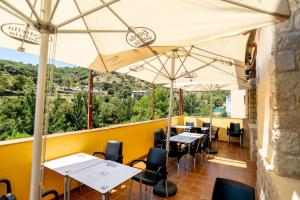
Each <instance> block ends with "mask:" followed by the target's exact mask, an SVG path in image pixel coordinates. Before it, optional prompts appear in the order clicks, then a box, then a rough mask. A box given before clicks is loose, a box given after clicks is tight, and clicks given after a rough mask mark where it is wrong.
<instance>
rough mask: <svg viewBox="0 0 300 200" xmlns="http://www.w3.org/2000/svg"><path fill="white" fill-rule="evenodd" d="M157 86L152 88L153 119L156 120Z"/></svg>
mask: <svg viewBox="0 0 300 200" xmlns="http://www.w3.org/2000/svg"><path fill="white" fill-rule="evenodd" d="M155 89H156V87H155V85H154V84H153V86H152V119H155Z"/></svg>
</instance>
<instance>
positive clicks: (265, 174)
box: [256, 152, 279, 200]
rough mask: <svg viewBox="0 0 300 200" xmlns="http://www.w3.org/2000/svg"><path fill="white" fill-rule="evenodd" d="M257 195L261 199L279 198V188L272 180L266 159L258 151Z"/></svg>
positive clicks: (271, 199)
mask: <svg viewBox="0 0 300 200" xmlns="http://www.w3.org/2000/svg"><path fill="white" fill-rule="evenodd" d="M256 191H257V196H258V197H259V199H260V200H279V195H278V190H277V189H276V188H275V185H274V184H273V182H272V179H271V176H270V172H269V171H268V165H267V163H266V162H265V159H264V158H263V157H262V156H261V154H260V153H259V152H257V180H256Z"/></svg>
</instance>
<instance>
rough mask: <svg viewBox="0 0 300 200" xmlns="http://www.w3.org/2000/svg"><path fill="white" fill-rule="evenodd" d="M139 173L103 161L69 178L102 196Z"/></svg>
mask: <svg viewBox="0 0 300 200" xmlns="http://www.w3.org/2000/svg"><path fill="white" fill-rule="evenodd" d="M140 172H141V170H140V169H137V168H134V167H129V166H127V165H123V164H120V163H117V162H113V161H109V160H105V161H104V162H101V163H98V164H96V165H93V166H91V167H89V168H86V169H82V170H80V171H78V172H76V173H73V174H70V177H71V178H73V179H76V180H77V181H79V182H81V183H83V184H85V185H87V186H89V187H91V188H93V189H94V190H96V191H98V192H100V193H102V194H104V193H107V192H108V191H110V190H112V189H113V188H115V187H116V186H118V185H120V184H121V183H123V182H125V181H126V180H128V179H130V178H132V177H133V176H135V175H137V174H139V173H140Z"/></svg>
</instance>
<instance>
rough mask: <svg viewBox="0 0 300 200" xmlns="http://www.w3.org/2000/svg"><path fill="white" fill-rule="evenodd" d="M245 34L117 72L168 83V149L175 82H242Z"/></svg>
mask: <svg viewBox="0 0 300 200" xmlns="http://www.w3.org/2000/svg"><path fill="white" fill-rule="evenodd" d="M247 41H248V34H242V35H235V36H232V37H226V38H222V39H218V40H214V41H208V42H204V43H202V44H197V45H192V46H188V47H181V48H177V49H175V50H172V51H170V52H166V53H164V54H162V55H158V56H156V57H152V58H148V59H145V60H143V61H140V62H137V63H134V64H132V65H129V66H126V67H124V68H122V69H120V70H118V72H121V73H125V74H128V75H131V76H134V77H136V78H139V79H142V80H145V81H148V82H151V83H153V84H167V83H170V85H169V86H170V97H169V116H168V131H167V143H166V149H167V151H168V150H169V141H170V131H171V130H170V127H171V116H172V110H173V108H172V105H173V89H174V82H175V81H176V83H180V82H183V83H184V82H192V81H200V80H201V81H203V82H216V81H220V80H221V81H223V83H224V82H225V83H233V84H235V85H238V83H239V82H241V83H243V84H245V83H246V80H244V79H243V78H242V77H241V74H243V72H244V62H243V61H244V60H245V51H246V44H247Z"/></svg>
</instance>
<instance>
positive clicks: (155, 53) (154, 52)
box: [100, 0, 171, 77]
mask: <svg viewBox="0 0 300 200" xmlns="http://www.w3.org/2000/svg"><path fill="white" fill-rule="evenodd" d="M100 1H101V2H102V3H104V1H103V0H100ZM107 8H108V9H109V10H110V11H111V12H112V13H113V14H114V15H115V16H116V17H117V18H118V19H119V20H120V21H121V22H122V23H123V24H124V25H125V26H126V27H127V28H128V29H129V30H130V31H131V32H133V33H134V34H135V36H136V37H137V38H139V39H140V40H141V41H142V42H143V44H144V45H146V47H147V48H148V49H149V50H150V51H151V52H152V53H153V55H154V56H155V57H156V58H157V59H158V60H159V62H160V64H161V65H162V67H163V68H164V69H165V71H166V72H167V74H168V76H169V77H171V75H170V74H169V72H168V70H167V69H166V68H165V66H164V65H163V62H162V61H161V60H160V58H159V57H158V56H157V52H156V51H154V50H153V49H152V48H151V47H150V46H149V45H148V44H146V42H145V41H144V40H143V38H141V37H140V36H139V35H138V34H137V33H136V32H135V30H134V29H133V28H132V27H131V26H129V24H127V23H126V22H125V21H124V20H123V19H122V18H121V17H120V16H119V15H118V14H117V13H116V12H115V11H114V10H113V9H112V8H111V7H110V6H107Z"/></svg>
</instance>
